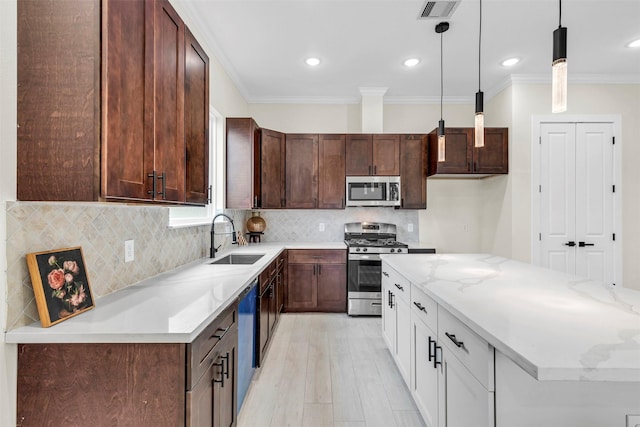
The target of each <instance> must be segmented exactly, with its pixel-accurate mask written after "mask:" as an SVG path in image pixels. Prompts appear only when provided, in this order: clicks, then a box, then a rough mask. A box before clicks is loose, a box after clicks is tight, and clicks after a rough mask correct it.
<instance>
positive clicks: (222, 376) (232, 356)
mask: <svg viewBox="0 0 640 427" xmlns="http://www.w3.org/2000/svg"><path fill="white" fill-rule="evenodd" d="M220 344H221V345H222V347H221V348H220V350H219V351H220V355H219V356H218V360H217V361H216V364H215V365H214V366H217V367H218V375H217V376H216V377H214V378H215V381H214V387H213V394H214V396H213V425H214V426H220V427H230V426H232V425H235V423H236V412H237V403H236V402H237V401H236V396H237V386H238V385H237V378H236V373H237V363H238V361H237V359H236V358H237V348H238V330H237V329H233V331H229V333H227V334H226V335H225V337H224V339H223V342H221V343H220Z"/></svg>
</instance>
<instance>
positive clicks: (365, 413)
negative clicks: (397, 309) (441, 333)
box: [238, 313, 424, 427]
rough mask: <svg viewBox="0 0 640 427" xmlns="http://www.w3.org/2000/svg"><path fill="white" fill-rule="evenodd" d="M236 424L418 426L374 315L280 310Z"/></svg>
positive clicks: (250, 426) (276, 426) (419, 421)
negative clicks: (268, 347) (286, 311)
mask: <svg viewBox="0 0 640 427" xmlns="http://www.w3.org/2000/svg"><path fill="white" fill-rule="evenodd" d="M238 426H239V427H260V426H272V427H282V426H305V427H306V426H313V427H316V426H317V427H322V426H331V427H355V426H358V427H365V426H366V427H373V426H381V427H393V426H398V427H400V426H424V423H423V421H422V418H421V417H420V414H419V413H418V411H417V409H416V406H415V404H414V402H413V399H412V397H411V394H410V393H409V390H408V388H407V386H406V385H405V384H404V381H403V380H402V377H401V376H400V372H399V371H398V369H397V368H396V366H395V364H394V362H393V359H392V358H391V353H389V350H387V348H386V346H385V344H384V341H383V339H382V333H381V325H380V318H379V317H373V318H371V317H348V316H347V315H346V314H324V313H318V314H293V313H291V314H289V313H287V314H283V315H282V316H281V317H280V323H279V325H278V327H277V328H276V332H275V335H274V337H273V342H272V343H271V348H270V350H269V352H268V354H267V357H266V360H265V363H264V364H263V366H262V368H261V369H260V370H258V371H256V373H255V374H254V377H253V381H252V383H251V386H250V387H249V391H248V393H247V396H246V397H245V401H244V404H243V406H242V409H241V411H240V414H239V417H238Z"/></svg>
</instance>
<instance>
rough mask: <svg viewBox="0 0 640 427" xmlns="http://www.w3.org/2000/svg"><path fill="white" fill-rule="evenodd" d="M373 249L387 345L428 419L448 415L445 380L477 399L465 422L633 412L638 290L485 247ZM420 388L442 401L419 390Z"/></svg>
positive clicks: (609, 418) (443, 420)
mask: <svg viewBox="0 0 640 427" xmlns="http://www.w3.org/2000/svg"><path fill="white" fill-rule="evenodd" d="M382 259H383V271H385V269H386V271H387V274H389V278H390V279H388V283H389V286H388V289H387V290H386V291H385V289H384V287H383V292H388V293H389V295H388V298H389V301H387V305H388V306H392V308H393V306H397V309H396V311H397V320H398V322H396V320H393V322H395V323H394V326H395V327H396V335H395V341H394V342H395V346H396V348H395V349H394V348H391V347H393V345H390V349H391V351H392V353H395V354H394V358H395V359H396V363H397V364H398V365H399V367H400V368H401V371H402V370H403V369H405V370H408V371H409V372H410V375H407V376H405V379H407V378H408V381H407V382H408V385H409V387H410V388H411V390H412V393H413V394H414V398H416V403H417V404H418V406H419V408H420V409H421V412H422V413H423V416H424V418H425V421H426V422H427V424H430V422H429V421H430V420H431V421H432V423H434V424H435V425H447V426H452V425H458V424H456V422H455V420H457V419H459V417H458V415H457V414H456V413H455V412H456V411H454V410H453V408H452V407H451V405H452V404H455V402H454V400H455V399H456V398H457V397H459V396H453V395H452V389H454V388H455V386H456V382H455V380H459V381H458V383H457V385H458V386H460V387H459V390H460V393H459V395H464V393H465V392H466V391H469V390H473V392H472V393H469V394H468V396H467V397H470V399H473V398H475V399H476V403H478V402H479V409H478V414H480V418H481V419H482V418H484V419H482V420H481V421H478V419H476V422H475V423H474V425H494V424H495V425H496V426H536V425H545V426H568V425H580V426H594V427H595V426H605V425H606V426H621V427H622V426H625V425H626V424H625V422H626V416H627V415H638V414H640V292H637V291H634V290H629V289H623V288H617V289H614V288H611V287H609V286H606V285H603V284H600V283H597V282H593V281H588V280H586V279H581V278H578V277H573V276H568V275H564V274H560V273H556V272H552V271H550V270H547V269H543V268H539V267H535V266H532V265H529V264H525V263H521V262H517V261H513V260H509V259H505V258H502V257H497V256H492V255H486V254H443V255H411V254H410V255H404V256H397V255H396V256H393V257H392V256H383V257H382ZM383 274H384V273H383ZM403 280H405V281H406V283H403ZM396 285H397V286H396ZM401 288H402V289H404V291H402V292H401V291H400V289H401ZM403 293H404V294H405V295H401V294H403ZM397 297H399V298H397ZM403 299H404V300H405V301H404V302H403ZM401 307H402V308H403V309H407V310H411V315H410V316H401V314H400V312H401ZM409 307H410V308H409ZM402 319H407V320H402ZM385 325H389V322H386V320H385V319H383V328H385ZM406 327H408V328H409V330H408V331H405V330H404V329H405V328H406ZM456 328H457V330H456ZM454 330H455V331H456V333H452V331H454ZM421 333H422V335H421ZM403 337H406V338H403ZM423 338H424V341H426V343H422V339H423ZM388 342H391V341H388ZM394 342H392V344H393V343H394ZM403 342H404V343H405V344H404V345H405V347H407V346H408V349H407V348H405V349H403V348H400V347H401V345H402V343H403ZM399 346H400V347H399ZM422 347H424V351H425V354H424V360H421V356H420V354H419V353H420V350H421V348H422ZM474 353H475V354H474ZM406 355H409V356H410V357H409V356H406ZM427 359H428V360H427ZM434 360H435V361H434ZM478 360H480V362H478ZM425 364H429V366H431V364H433V366H434V367H435V369H433V372H430V371H425V369H426V368H424V365H425ZM454 368H455V370H454ZM421 372H424V373H425V375H431V380H430V382H428V383H427V384H425V381H426V380H425V378H421V377H420V373H421ZM436 372H437V375H436ZM467 374H469V375H467ZM416 375H417V376H416ZM447 376H448V377H447ZM421 381H422V382H421ZM452 381H453V382H452ZM476 386H477V387H476ZM429 387H431V392H432V394H431V395H432V396H436V399H437V398H439V399H440V400H441V401H443V402H439V403H438V405H436V406H431V407H429V405H430V403H429V402H423V400H424V399H422V400H421V396H425V393H423V392H424V390H425V389H426V388H429ZM447 387H448V388H447ZM421 390H422V391H421ZM428 391H429V390H427V392H428ZM426 395H428V393H426ZM432 400H433V399H432ZM473 404H474V403H473V402H465V407H466V408H467V409H466V410H467V411H470V409H469V408H473V407H474V406H473ZM485 417H486V418H485ZM438 419H439V420H440V423H439V424H438V423H437V422H434V421H437V420H438ZM460 425H463V424H462V423H461V424H460ZM629 425H634V426H635V421H634V424H629Z"/></svg>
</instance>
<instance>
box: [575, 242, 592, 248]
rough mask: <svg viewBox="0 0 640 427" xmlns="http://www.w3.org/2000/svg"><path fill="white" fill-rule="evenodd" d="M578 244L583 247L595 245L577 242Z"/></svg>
mask: <svg viewBox="0 0 640 427" xmlns="http://www.w3.org/2000/svg"><path fill="white" fill-rule="evenodd" d="M578 246H579V247H581V248H584V247H585V246H595V245H594V244H593V243H585V242H578Z"/></svg>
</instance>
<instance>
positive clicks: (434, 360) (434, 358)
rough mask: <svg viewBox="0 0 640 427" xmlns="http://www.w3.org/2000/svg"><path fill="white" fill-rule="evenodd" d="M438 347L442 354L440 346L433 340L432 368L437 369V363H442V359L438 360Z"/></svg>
mask: <svg viewBox="0 0 640 427" xmlns="http://www.w3.org/2000/svg"><path fill="white" fill-rule="evenodd" d="M438 349H440V354H442V347H440V346H439V345H438V344H436V342H435V341H434V342H433V369H437V368H438V365H442V361H440V362H439V361H438Z"/></svg>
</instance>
